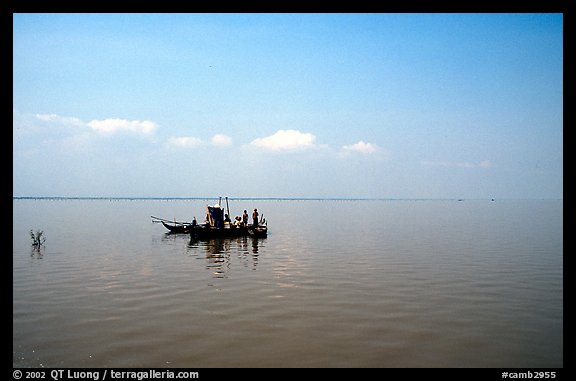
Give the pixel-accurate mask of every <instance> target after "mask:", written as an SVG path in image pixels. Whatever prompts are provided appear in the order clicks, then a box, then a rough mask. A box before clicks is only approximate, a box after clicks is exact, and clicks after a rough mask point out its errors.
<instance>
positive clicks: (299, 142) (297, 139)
mask: <svg viewBox="0 0 576 381" xmlns="http://www.w3.org/2000/svg"><path fill="white" fill-rule="evenodd" d="M315 140H316V136H314V135H312V134H310V133H305V132H300V131H296V130H278V131H277V132H276V133H275V134H274V135H270V136H267V137H265V138H258V139H254V140H253V141H252V142H251V143H250V144H251V145H253V146H256V147H259V148H263V149H266V150H270V151H294V150H300V149H307V148H313V147H315V143H314V141H315Z"/></svg>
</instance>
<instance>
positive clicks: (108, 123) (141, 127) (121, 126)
mask: <svg viewBox="0 0 576 381" xmlns="http://www.w3.org/2000/svg"><path fill="white" fill-rule="evenodd" d="M88 127H90V128H92V129H93V130H94V131H97V132H99V133H102V134H106V135H110V134H114V133H116V132H119V131H130V132H136V133H140V134H144V135H150V134H152V133H153V132H154V130H156V128H157V127H158V126H157V125H156V123H154V122H151V121H149V120H143V121H140V120H127V119H103V120H93V121H91V122H89V123H88Z"/></svg>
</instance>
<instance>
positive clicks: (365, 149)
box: [342, 140, 378, 154]
mask: <svg viewBox="0 0 576 381" xmlns="http://www.w3.org/2000/svg"><path fill="white" fill-rule="evenodd" d="M342 150H344V151H345V152H360V153H364V154H371V153H374V152H376V151H378V146H377V145H376V144H372V143H365V142H364V141H362V140H360V141H359V142H358V143H356V144H349V145H345V146H342Z"/></svg>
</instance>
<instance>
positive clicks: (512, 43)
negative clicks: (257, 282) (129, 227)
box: [13, 13, 563, 198]
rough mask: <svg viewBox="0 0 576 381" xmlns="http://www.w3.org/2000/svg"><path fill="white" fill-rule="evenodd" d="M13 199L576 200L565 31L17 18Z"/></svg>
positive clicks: (421, 18) (452, 23)
mask: <svg viewBox="0 0 576 381" xmlns="http://www.w3.org/2000/svg"><path fill="white" fill-rule="evenodd" d="M13 21H14V22H13V46H14V47H13V194H14V195H15V196H99V197H122V196H126V197H216V196H220V195H229V196H231V197H368V198H493V197H494V198H562V197H563V189H562V188H563V18H562V15H561V14H359V13H354V14H260V13H259V14H15V15H14V17H13Z"/></svg>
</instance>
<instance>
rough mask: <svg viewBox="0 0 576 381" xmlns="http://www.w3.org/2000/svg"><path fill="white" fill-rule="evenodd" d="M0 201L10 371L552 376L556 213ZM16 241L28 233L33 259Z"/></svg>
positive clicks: (518, 207) (527, 203) (455, 204)
mask: <svg viewBox="0 0 576 381" xmlns="http://www.w3.org/2000/svg"><path fill="white" fill-rule="evenodd" d="M207 203H214V200H19V199H15V200H14V201H13V208H14V217H13V219H14V221H13V366H14V367H312V366H313V367H562V366H563V221H562V215H563V202H562V201H561V200H496V201H495V202H491V201H487V200H486V201H485V200H464V201H462V202H459V201H456V200H444V201H441V200H412V201H410V200H381V201H334V200H327V201H320V200H318V201H310V200H307V201H306V200H292V201H287V200H280V201H278V200H235V201H231V203H230V207H231V209H232V215H233V216H234V215H236V214H241V212H242V210H243V209H248V210H251V209H252V208H253V207H257V208H258V210H259V211H260V212H261V213H263V214H264V217H265V218H266V219H267V220H268V222H269V229H270V233H269V236H268V238H266V239H259V240H254V239H251V238H241V239H233V240H223V241H208V242H190V240H189V237H187V236H186V235H166V234H165V228H164V227H163V226H162V225H160V224H154V223H152V222H151V219H150V215H155V216H161V217H165V218H175V219H176V220H188V221H189V220H191V219H192V217H193V216H194V215H196V217H197V218H198V219H199V220H201V219H202V217H203V214H204V209H205V206H206V204H207ZM30 229H34V230H36V229H41V230H44V234H45V236H46V238H47V240H46V243H45V246H44V247H43V248H42V249H41V250H40V251H37V250H34V249H32V247H31V240H30V237H29V231H30Z"/></svg>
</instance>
